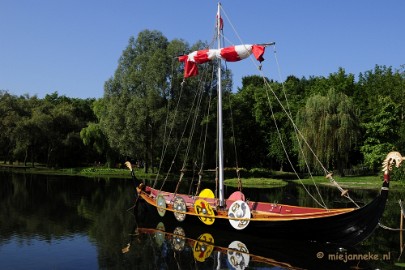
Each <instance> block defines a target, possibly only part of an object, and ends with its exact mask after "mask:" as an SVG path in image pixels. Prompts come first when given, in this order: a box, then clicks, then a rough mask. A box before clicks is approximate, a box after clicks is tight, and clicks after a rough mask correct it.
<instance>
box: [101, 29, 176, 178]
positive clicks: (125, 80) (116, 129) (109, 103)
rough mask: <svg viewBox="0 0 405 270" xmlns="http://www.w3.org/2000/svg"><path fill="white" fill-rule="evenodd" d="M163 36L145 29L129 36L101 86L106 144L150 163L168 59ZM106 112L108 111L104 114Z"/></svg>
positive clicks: (162, 104)
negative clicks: (116, 63) (114, 66)
mask: <svg viewBox="0 0 405 270" xmlns="http://www.w3.org/2000/svg"><path fill="white" fill-rule="evenodd" d="M167 47H168V41H167V39H166V38H165V37H164V36H163V35H162V34H161V33H160V32H158V31H149V30H145V31H143V32H141V33H139V35H138V37H137V39H136V40H135V39H134V38H133V37H132V38H130V40H129V44H128V46H127V48H126V49H125V50H124V51H123V54H122V56H121V58H120V61H119V64H118V67H117V70H116V72H115V75H114V77H113V78H111V79H109V80H108V81H107V82H106V84H105V88H104V99H105V101H104V104H105V108H106V112H104V113H102V114H100V115H99V119H100V124H101V128H102V130H103V132H104V134H105V135H106V136H107V138H108V141H109V144H110V145H111V147H112V148H113V149H115V150H117V151H118V152H119V153H121V154H122V155H124V156H128V157H133V158H137V159H143V160H144V161H145V163H146V165H147V166H145V170H146V171H147V170H148V167H149V166H153V162H154V156H155V155H156V153H155V151H156V149H157V147H156V145H155V142H156V141H157V137H158V134H160V133H161V131H162V130H161V127H162V122H161V121H162V120H163V119H164V112H165V105H166V99H167V95H168V87H169V86H168V78H169V70H170V69H169V67H170V63H171V61H170V60H171V58H170V57H169V55H167V52H166V49H167ZM107 112H108V113H107Z"/></svg>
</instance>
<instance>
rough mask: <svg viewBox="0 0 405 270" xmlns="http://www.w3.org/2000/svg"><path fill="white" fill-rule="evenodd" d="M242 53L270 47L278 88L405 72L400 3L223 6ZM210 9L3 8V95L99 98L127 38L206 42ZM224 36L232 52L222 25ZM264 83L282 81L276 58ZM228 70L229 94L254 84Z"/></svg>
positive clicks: (115, 4)
mask: <svg viewBox="0 0 405 270" xmlns="http://www.w3.org/2000/svg"><path fill="white" fill-rule="evenodd" d="M221 3H222V5H223V8H224V10H225V12H226V14H227V15H228V17H229V18H230V19H231V22H232V24H233V26H234V27H235V29H236V30H237V32H238V34H239V35H240V37H241V38H242V40H243V42H244V43H250V44H251V43H260V42H267V41H275V42H277V45H276V48H277V58H278V61H279V64H280V69H281V75H282V77H281V78H282V79H285V77H286V76H287V75H295V76H297V77H299V78H301V77H302V76H305V77H307V78H308V77H309V76H328V75H329V74H330V73H334V72H336V71H337V70H338V68H339V67H343V68H344V69H345V70H346V72H347V73H353V74H354V75H356V77H357V75H358V74H359V73H360V72H365V71H368V70H373V69H374V66H375V65H376V64H377V65H386V66H392V67H393V68H394V69H399V68H400V66H401V65H403V64H405V29H404V27H405V19H404V14H405V1H403V0H378V1H377V0H375V1H372V0H307V1H303V0H294V1H293V0H255V1H237V0H223V1H221ZM216 5H217V1H214V0H210V1H208V0H199V1H192V0H188V1H186V0H170V1H168V0H158V1H145V0H143V1H140V0H131V1H129V0H116V1H113V0H110V1H107V0H97V1H96V0H66V1H64V0H59V1H55V0H36V1H34V0H31V1H29V0H0V90H7V91H9V92H10V93H12V94H16V95H21V94H25V93H27V94H29V95H38V96H39V97H41V98H42V97H43V96H44V95H46V94H48V93H52V92H54V91H58V93H59V94H60V95H66V96H69V97H79V98H88V97H95V98H99V97H102V96H103V86H104V82H105V81H106V80H107V79H109V78H110V77H111V76H113V74H114V71H115V69H116V67H117V61H118V59H119V57H120V55H121V53H122V51H123V50H124V48H125V47H126V46H127V44H128V40H129V38H130V37H131V36H135V37H136V36H137V35H138V33H139V32H140V31H142V30H145V29H149V30H159V31H161V32H162V33H163V35H164V36H166V37H167V38H168V39H169V40H172V39H175V38H181V39H184V40H186V41H187V42H189V43H190V44H194V43H195V42H196V41H197V40H202V41H210V40H211V38H212V34H213V27H214V20H215V15H216ZM224 31H225V35H228V34H230V36H231V42H232V43H234V44H239V43H240V42H239V41H238V39H236V38H235V35H233V30H232V28H231V27H230V25H229V24H228V23H227V22H226V21H225V28H224ZM265 58H266V61H265V62H264V63H263V64H264V65H263V68H264V72H265V75H266V76H267V77H269V78H272V79H275V80H279V78H280V77H279V74H278V71H277V68H276V63H275V59H274V55H273V50H268V51H267V52H266V54H265ZM245 61H247V62H248V63H249V66H248V67H247V66H246V64H245V63H243V64H240V63H241V62H239V63H230V64H228V67H229V68H230V69H232V71H233V72H234V86H235V90H236V88H237V87H238V86H240V85H241V82H240V80H241V77H242V76H246V75H251V74H257V73H256V71H255V67H254V66H253V65H252V63H251V61H248V60H245Z"/></svg>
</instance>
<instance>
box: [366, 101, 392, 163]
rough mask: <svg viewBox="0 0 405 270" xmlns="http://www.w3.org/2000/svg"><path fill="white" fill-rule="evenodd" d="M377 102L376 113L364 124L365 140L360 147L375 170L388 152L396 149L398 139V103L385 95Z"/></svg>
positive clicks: (367, 161)
mask: <svg viewBox="0 0 405 270" xmlns="http://www.w3.org/2000/svg"><path fill="white" fill-rule="evenodd" d="M377 102H378V103H377V104H375V106H376V107H377V108H378V110H376V114H375V115H373V116H372V117H371V119H370V121H368V122H366V123H363V125H362V126H363V128H364V129H365V131H366V132H365V136H364V137H365V141H364V142H363V145H362V146H361V148H360V150H361V152H362V154H363V155H364V163H365V164H366V165H367V166H369V167H370V168H371V169H373V170H376V169H377V168H379V166H380V164H381V161H382V160H383V159H384V157H385V156H386V155H387V153H389V152H390V151H393V150H394V149H395V142H396V141H397V140H398V133H397V126H398V118H397V116H398V111H399V106H398V104H396V103H394V102H393V101H392V100H391V98H390V97H384V96H379V98H377Z"/></svg>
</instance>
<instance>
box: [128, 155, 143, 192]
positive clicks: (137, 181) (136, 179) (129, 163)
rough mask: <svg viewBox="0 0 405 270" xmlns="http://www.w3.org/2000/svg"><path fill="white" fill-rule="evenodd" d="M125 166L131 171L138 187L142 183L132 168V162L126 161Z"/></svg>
mask: <svg viewBox="0 0 405 270" xmlns="http://www.w3.org/2000/svg"><path fill="white" fill-rule="evenodd" d="M125 166H126V167H127V168H128V169H129V170H130V171H131V177H132V180H133V181H134V184H135V187H138V186H139V185H140V184H141V181H139V179H138V178H137V177H136V176H135V172H134V169H133V168H132V164H131V162H129V161H126V162H125Z"/></svg>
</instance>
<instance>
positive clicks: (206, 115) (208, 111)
mask: <svg viewBox="0 0 405 270" xmlns="http://www.w3.org/2000/svg"><path fill="white" fill-rule="evenodd" d="M213 78H214V72H213V73H212V74H211V80H210V82H212V81H213ZM213 91H214V90H213V85H212V83H211V86H210V91H209V98H208V106H207V112H206V114H205V119H206V123H205V134H204V143H203V147H202V150H201V165H200V171H199V173H198V183H197V188H196V192H195V195H197V194H198V193H199V192H200V186H201V179H202V176H203V169H204V160H205V148H206V145H207V137H208V126H209V125H208V124H209V121H208V117H209V115H210V112H211V102H212V92H213Z"/></svg>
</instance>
